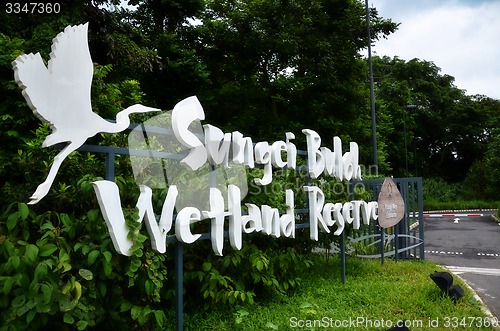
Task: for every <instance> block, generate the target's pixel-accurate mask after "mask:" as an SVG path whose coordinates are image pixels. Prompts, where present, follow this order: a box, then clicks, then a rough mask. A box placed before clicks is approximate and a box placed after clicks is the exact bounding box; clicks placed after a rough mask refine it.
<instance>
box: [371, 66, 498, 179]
mask: <svg viewBox="0 0 500 331" xmlns="http://www.w3.org/2000/svg"><path fill="white" fill-rule="evenodd" d="M374 71H375V76H376V97H377V110H378V116H379V118H378V122H377V124H378V128H379V129H378V130H379V133H380V137H381V140H382V141H383V142H384V143H386V144H388V145H389V144H390V145H391V148H390V150H389V151H390V153H389V161H390V163H391V165H392V166H393V169H394V170H395V175H398V176H404V175H405V172H406V169H405V168H406V164H405V163H406V159H408V163H409V171H410V174H415V173H417V174H418V175H427V176H439V177H442V178H445V179H447V180H451V181H461V180H463V179H464V178H465V174H466V173H467V171H468V169H469V168H470V166H471V165H472V163H473V162H474V161H476V160H478V159H479V158H481V157H482V155H484V152H485V151H486V146H487V144H488V142H489V134H488V132H490V131H491V129H492V128H493V127H495V126H494V123H493V122H494V121H493V120H492V119H493V118H496V117H495V115H494V111H493V110H492V109H493V108H491V109H490V107H491V106H488V105H487V104H488V102H490V103H492V101H491V100H490V101H488V102H487V101H486V100H483V101H481V99H482V98H481V97H477V96H476V97H472V96H467V95H466V94H465V91H463V90H460V89H459V88H457V87H456V86H455V85H454V78H453V77H452V76H449V75H446V74H444V75H442V74H440V69H439V68H438V67H437V66H436V65H435V64H434V63H432V62H429V61H423V60H419V59H413V60H410V61H405V60H402V59H399V58H397V57H395V58H389V57H382V58H379V57H375V58H374ZM493 104H494V102H493ZM408 105H413V106H415V107H408ZM488 109H490V110H488ZM405 128H406V137H405V136H404V133H405V132H404V131H405ZM405 139H406V142H407V144H406V148H405V145H404V141H405Z"/></svg>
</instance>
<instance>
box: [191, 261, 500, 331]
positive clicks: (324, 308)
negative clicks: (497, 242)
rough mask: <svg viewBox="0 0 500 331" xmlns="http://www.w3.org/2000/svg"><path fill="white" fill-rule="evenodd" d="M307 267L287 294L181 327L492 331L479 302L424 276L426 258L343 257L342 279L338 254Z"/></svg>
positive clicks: (430, 266) (197, 316)
mask: <svg viewBox="0 0 500 331" xmlns="http://www.w3.org/2000/svg"><path fill="white" fill-rule="evenodd" d="M311 259H312V260H313V261H314V265H313V266H312V267H311V269H310V271H309V272H308V273H307V274H305V275H303V279H302V284H301V286H300V287H299V288H297V289H296V290H295V291H294V292H293V293H288V294H286V295H284V294H281V295H276V296H274V297H273V298H271V299H267V300H261V301H257V302H256V303H254V304H251V305H245V306H232V307H228V306H223V307H214V308H213V309H211V310H210V311H209V312H197V313H192V314H185V315H184V321H185V330H297V329H303V330H325V329H329V330H387V329H389V328H390V327H391V326H395V325H396V323H398V322H399V321H403V320H404V321H405V323H406V324H407V326H408V327H409V329H410V330H471V329H474V330H498V328H496V329H495V328H493V327H491V322H494V323H495V322H496V321H492V320H491V319H490V318H489V317H487V316H486V315H485V313H484V312H483V311H482V310H481V307H480V303H479V302H478V301H477V300H476V299H475V298H474V297H473V295H472V294H471V292H470V291H469V290H468V289H467V288H466V287H465V286H464V285H463V284H462V283H461V282H460V280H459V279H457V278H456V277H455V278H454V284H455V283H458V284H460V285H461V286H462V288H464V290H465V294H464V296H463V297H462V298H461V299H459V300H458V301H457V302H454V301H453V300H451V299H450V298H449V297H447V296H446V295H443V293H442V292H441V290H440V289H439V288H438V287H437V286H436V284H434V282H433V281H432V280H431V279H430V277H429V275H430V274H431V273H433V272H434V271H436V270H437V271H440V270H442V268H441V267H439V266H437V265H436V264H435V263H433V262H430V261H398V262H396V261H393V260H386V261H385V262H384V264H383V265H382V264H381V262H380V260H361V259H357V258H349V259H348V260H347V264H346V267H347V271H346V272H347V273H346V274H347V281H346V283H345V284H343V283H342V281H341V277H340V263H339V260H338V259H337V258H335V257H334V258H331V257H330V258H328V259H326V257H325V256H324V255H313V256H311Z"/></svg>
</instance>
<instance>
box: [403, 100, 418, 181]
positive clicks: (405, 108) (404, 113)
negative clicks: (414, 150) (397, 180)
mask: <svg viewBox="0 0 500 331" xmlns="http://www.w3.org/2000/svg"><path fill="white" fill-rule="evenodd" d="M403 109H404V110H403V135H404V141H405V165H406V177H408V143H407V141H406V111H407V110H408V109H417V106H415V105H406V106H404V107H403Z"/></svg>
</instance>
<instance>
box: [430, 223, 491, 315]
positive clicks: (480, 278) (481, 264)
mask: <svg viewBox="0 0 500 331" xmlns="http://www.w3.org/2000/svg"><path fill="white" fill-rule="evenodd" d="M484 215H485V216H482V217H477V216H476V217H458V218H459V220H458V223H456V222H455V220H454V219H455V218H456V217H440V218H437V217H436V218H434V217H431V218H425V219H424V230H425V253H426V255H425V257H426V259H428V260H431V261H434V262H437V263H439V264H443V265H446V266H448V267H450V269H451V270H452V271H453V272H454V273H455V274H457V275H460V277H462V278H463V279H465V280H466V281H467V283H468V284H469V285H470V286H471V287H472V288H473V289H474V290H475V291H476V292H477V293H478V295H479V296H480V297H481V299H482V300H483V301H484V302H485V303H486V305H488V307H489V308H490V309H491V311H492V313H493V314H494V315H495V316H496V317H499V318H500V226H499V225H498V224H497V223H495V222H493V221H492V220H491V216H490V215H489V214H484Z"/></svg>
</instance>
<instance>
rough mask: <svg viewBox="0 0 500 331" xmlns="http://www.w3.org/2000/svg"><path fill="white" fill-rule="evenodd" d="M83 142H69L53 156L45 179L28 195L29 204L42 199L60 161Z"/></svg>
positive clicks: (54, 176) (47, 190)
mask: <svg viewBox="0 0 500 331" xmlns="http://www.w3.org/2000/svg"><path fill="white" fill-rule="evenodd" d="M82 144H83V142H71V143H69V144H68V145H66V147H64V148H63V149H62V150H61V151H60V152H59V154H57V155H56V157H55V158H54V162H53V163H52V166H51V167H50V171H49V174H48V176H47V178H46V179H45V181H44V182H43V183H41V184H40V185H38V187H37V189H36V191H35V193H33V195H32V196H31V197H30V201H29V202H28V204H29V205H34V204H36V203H38V202H39V201H40V200H42V199H43V197H45V196H46V195H47V193H48V192H49V190H50V187H51V186H52V183H53V182H54V179H55V178H56V175H57V171H58V170H59V167H60V166H61V164H62V162H63V161H64V159H65V158H66V157H67V156H68V155H69V154H70V153H71V152H73V151H74V150H76V149H77V148H78V147H80V146H81V145H82Z"/></svg>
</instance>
